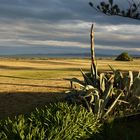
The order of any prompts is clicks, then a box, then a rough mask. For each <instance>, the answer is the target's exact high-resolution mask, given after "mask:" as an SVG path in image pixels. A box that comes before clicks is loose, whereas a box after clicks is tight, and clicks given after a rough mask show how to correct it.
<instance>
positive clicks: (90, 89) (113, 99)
mask: <svg viewBox="0 0 140 140" xmlns="http://www.w3.org/2000/svg"><path fill="white" fill-rule="evenodd" d="M90 36H91V70H90V72H89V73H84V72H83V71H82V69H81V73H82V76H83V79H84V81H80V80H79V79H77V78H73V79H71V87H74V86H73V84H74V83H77V84H79V85H80V89H74V90H75V91H76V92H77V93H78V94H77V95H76V96H71V97H69V98H68V99H70V100H71V101H76V102H77V101H78V102H80V103H82V104H83V105H84V106H85V107H86V108H87V109H88V111H92V112H93V113H94V114H96V116H97V118H104V119H105V118H106V117H107V116H108V115H109V114H110V113H111V112H112V113H114V112H115V106H116V105H117V104H119V105H122V104H123V105H124V104H127V105H129V102H130V99H131V97H137V98H139V97H140V87H139V85H140V74H137V75H136V74H133V72H132V71H129V72H128V73H122V72H121V71H119V70H115V69H114V68H113V67H112V66H110V65H109V67H110V69H111V72H104V73H101V72H98V71H97V63H96V60H95V53H94V42H93V41H94V33H93V25H92V26H91V34H90ZM137 105H139V104H137Z"/></svg>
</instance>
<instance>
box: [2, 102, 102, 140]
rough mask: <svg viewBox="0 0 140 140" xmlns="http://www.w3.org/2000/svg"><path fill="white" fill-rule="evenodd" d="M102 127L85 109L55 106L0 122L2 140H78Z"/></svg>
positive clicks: (75, 106)
mask: <svg viewBox="0 0 140 140" xmlns="http://www.w3.org/2000/svg"><path fill="white" fill-rule="evenodd" d="M100 128H101V124H100V123H99V120H97V119H96V118H95V116H94V115H93V113H90V112H88V111H87V110H86V109H85V108H83V107H82V106H77V105H69V104H68V103H60V102H59V103H55V104H50V105H48V106H45V108H43V109H36V110H35V111H34V112H32V113H31V114H30V115H29V116H28V117H27V116H23V115H20V116H18V117H15V118H14V119H10V118H8V119H7V120H4V121H1V122H0V139H1V140H45V139H47V140H72V139H74V140H78V139H84V138H88V137H90V136H91V135H93V134H96V133H98V132H99V131H100Z"/></svg>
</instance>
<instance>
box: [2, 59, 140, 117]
mask: <svg viewBox="0 0 140 140" xmlns="http://www.w3.org/2000/svg"><path fill="white" fill-rule="evenodd" d="M97 63H98V69H99V70H101V71H106V70H110V69H109V66H108V65H111V66H113V67H114V68H115V69H120V70H123V71H124V70H133V71H139V70H140V60H138V59H137V60H134V61H132V62H119V61H114V60H105V59H102V60H101V59H100V60H97ZM80 68H82V69H83V70H85V71H88V70H89V68H90V60H89V59H37V58H36V59H17V58H0V119H1V118H5V117H7V116H13V115H16V114H20V113H28V112H30V111H31V110H32V109H34V108H35V107H37V106H42V105H44V104H46V103H48V102H50V101H53V100H54V99H60V98H63V97H65V96H66V94H65V93H64V91H66V90H69V89H70V83H69V81H68V80H65V79H66V78H72V77H80V76H81V73H80V70H79V69H80Z"/></svg>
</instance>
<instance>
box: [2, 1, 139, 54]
mask: <svg viewBox="0 0 140 140" xmlns="http://www.w3.org/2000/svg"><path fill="white" fill-rule="evenodd" d="M91 1H92V0H91ZM88 2H90V0H89V1H88V0H0V55H9V54H12V55H13V54H52V53H53V54H75V53H78V54H79V53H88V52H89V51H90V36H89V34H90V27H91V24H92V23H94V25H95V26H94V27H95V28H94V30H95V51H96V53H97V54H110V55H112V54H113V55H117V54H119V53H121V52H123V51H127V52H129V53H131V54H138V55H140V21H139V20H132V19H129V18H121V17H117V16H106V15H104V14H102V13H100V12H97V11H95V10H94V9H92V8H91V7H90V6H89V5H88ZM116 2H119V4H121V6H124V1H123V2H121V1H118V0H116ZM125 5H126V4H125Z"/></svg>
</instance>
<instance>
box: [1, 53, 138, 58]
mask: <svg viewBox="0 0 140 140" xmlns="http://www.w3.org/2000/svg"><path fill="white" fill-rule="evenodd" d="M131 56H132V57H133V58H135V59H137V58H138V59H139V58H140V55H131ZM116 57H117V55H104V54H96V58H97V59H103V58H105V59H114V58H116ZM0 58H40V59H41V58H42V59H45V58H46V59H47V58H79V59H80V58H90V54H87V53H85V54H83V53H82V54H14V55H0Z"/></svg>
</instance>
